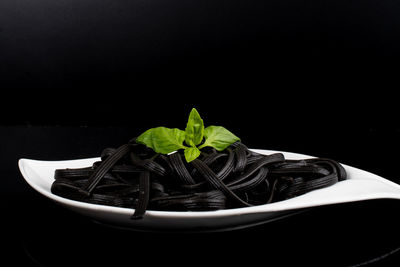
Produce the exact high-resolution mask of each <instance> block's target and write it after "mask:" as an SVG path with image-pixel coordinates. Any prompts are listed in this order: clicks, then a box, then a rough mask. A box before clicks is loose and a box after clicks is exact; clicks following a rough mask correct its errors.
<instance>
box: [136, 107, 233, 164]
mask: <svg viewBox="0 0 400 267" xmlns="http://www.w3.org/2000/svg"><path fill="white" fill-rule="evenodd" d="M237 141H240V138H239V137H237V136H235V135H234V134H233V133H231V132H230V131H228V130H227V129H225V128H224V127H221V126H208V127H207V128H204V123H203V120H202V119H201V117H200V114H199V113H198V112H197V110H196V109H195V108H193V109H192V111H191V112H190V114H189V119H188V122H187V125H186V129H185V131H182V130H180V129H177V128H173V129H171V128H166V127H156V128H151V129H149V130H147V131H145V132H144V133H142V134H141V135H140V136H139V137H138V138H137V139H136V142H137V143H139V144H143V145H146V146H147V147H149V148H151V149H153V150H154V151H155V152H156V153H160V154H169V153H172V152H174V151H177V150H179V149H184V155H185V159H186V161H187V162H191V161H192V160H194V159H196V158H197V157H198V156H200V153H201V152H200V149H202V148H203V147H206V146H210V147H214V148H215V149H216V150H218V151H223V150H225V149H226V148H227V147H228V146H230V145H231V144H233V143H235V142H237Z"/></svg>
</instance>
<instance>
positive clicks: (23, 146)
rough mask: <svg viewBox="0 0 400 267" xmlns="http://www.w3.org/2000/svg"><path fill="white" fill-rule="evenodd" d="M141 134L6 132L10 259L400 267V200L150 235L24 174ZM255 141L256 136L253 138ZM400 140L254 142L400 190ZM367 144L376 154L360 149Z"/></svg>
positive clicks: (366, 134)
mask: <svg viewBox="0 0 400 267" xmlns="http://www.w3.org/2000/svg"><path fill="white" fill-rule="evenodd" d="M183 117H186V115H185V116H183ZM204 119H205V120H206V118H204ZM210 120H211V119H210V118H208V121H210ZM227 121H229V120H227ZM306 131H308V130H306ZM136 132H137V129H136V128H135V127H128V126H113V127H100V126H90V127H78V126H58V127H56V126H23V125H20V126H7V127H1V131H0V133H1V139H2V140H3V141H4V142H2V144H1V145H2V151H6V153H2V158H1V160H2V165H1V168H2V169H1V171H2V179H3V183H2V186H1V187H0V188H1V199H2V201H1V206H2V208H1V210H2V219H1V226H2V231H3V233H2V237H3V239H2V240H3V242H4V244H6V246H5V249H3V250H2V254H3V255H2V259H3V260H4V261H6V260H11V261H12V262H14V263H23V264H25V265H27V266H29V265H31V264H32V265H33V266H59V265H72V264H75V265H76V264H77V265H78V266H81V265H83V264H90V265H93V264H105V263H107V264H112V265H113V266H124V264H127V263H129V264H132V263H133V262H135V261H136V260H139V259H142V258H145V259H146V261H147V262H148V263H149V264H150V263H151V264H165V263H166V262H170V263H173V264H177V265H181V266H184V265H186V264H187V261H188V260H194V261H196V263H200V264H203V265H206V264H210V262H217V263H220V264H223V263H224V262H225V261H226V260H227V259H228V258H230V259H231V258H234V259H235V261H237V262H240V263H243V264H249V262H251V263H256V262H258V263H264V264H267V263H272V262H273V263H274V264H299V263H301V264H306V265H308V266H310V265H313V266H321V265H324V266H327V265H329V266H350V265H354V264H358V263H361V262H365V261H369V260H372V259H376V258H379V257H382V256H385V255H386V254H388V253H389V254H390V255H389V256H385V258H383V259H380V260H379V261H378V262H374V263H373V264H374V265H372V266H375V265H376V266H381V265H382V264H384V263H387V264H390V265H392V266H395V265H396V264H398V263H399V262H400V261H399V260H400V256H399V253H397V249H398V247H400V243H399V237H400V232H399V231H398V225H399V223H400V218H399V217H398V216H397V211H398V209H399V203H400V202H398V201H396V200H374V201H367V202H359V203H349V204H342V205H334V206H328V207H321V208H316V209H312V210H309V211H307V212H304V213H301V214H298V215H295V216H292V217H288V218H285V219H282V220H279V221H274V222H270V223H267V224H264V225H260V226H256V227H252V228H248V229H242V230H237V231H228V232H221V233H201V234H188V233H185V234H184V233H183V234H179V233H146V232H135V231H125V230H120V229H115V228H110V227H107V226H104V225H101V224H98V223H94V222H92V221H90V220H89V219H87V218H85V217H83V216H80V215H77V214H75V213H73V212H70V211H69V210H66V209H65V208H62V207H60V206H58V205H56V204H54V203H53V202H51V201H50V200H48V199H46V198H45V197H42V196H41V195H39V193H37V192H36V191H34V190H33V189H31V188H30V187H29V186H28V185H27V184H26V183H25V181H24V180H23V178H22V176H21V175H20V174H19V171H18V169H17V159H18V158H21V157H26V158H35V159H43V160H61V159H71V158H83V157H93V156H97V155H98V154H99V153H100V152H101V150H102V148H104V147H110V146H111V147H113V146H114V147H115V146H118V145H120V144H122V143H123V142H125V141H126V140H129V139H130V138H131V136H132V135H134V134H135V133H136ZM245 133H247V134H248V135H249V136H250V137H251V136H253V135H254V134H252V131H248V130H247V131H245ZM243 134H244V133H243ZM243 134H242V136H243ZM353 134H355V133H353ZM397 136H398V133H396V132H390V131H383V130H378V129H376V131H375V130H365V131H363V130H361V129H359V131H358V132H357V136H355V137H356V138H354V139H352V142H351V143H352V146H350V145H349V143H348V142H346V141H343V144H341V145H342V146H346V148H341V149H338V148H337V146H338V145H340V144H339V143H336V146H334V144H333V143H329V142H326V143H324V147H323V148H322V147H321V145H318V146H316V145H313V146H310V145H308V144H307V142H306V140H303V141H304V142H293V141H288V143H285V142H283V140H280V139H279V138H276V139H274V141H273V142H272V141H263V140H260V139H254V138H252V139H251V140H253V142H249V143H250V144H251V147H258V148H273V149H280V150H289V147H290V146H292V145H293V144H294V143H296V144H297V146H296V145H293V149H292V151H295V152H299V153H305V154H312V155H316V156H330V157H332V158H336V159H338V160H339V161H341V162H343V163H346V164H349V165H353V166H356V167H359V168H363V169H366V170H368V171H372V172H374V173H377V174H379V175H382V176H383V177H386V178H388V179H391V180H393V181H395V182H399V180H398V177H397V171H396V165H394V164H393V162H391V161H395V159H392V160H390V159H388V160H387V161H385V160H382V158H381V157H380V156H379V153H387V152H388V150H389V149H388V146H387V145H388V144H389V143H390V144H392V145H391V147H390V149H395V148H396V147H397V146H398V143H396V142H395V141H396V138H397ZM330 137H331V136H330ZM242 138H245V139H247V138H249V137H248V136H246V135H245V136H243V137H242ZM391 138H395V139H391ZM279 140H280V141H279ZM357 140H358V141H357ZM278 141H279V143H278ZM269 142H271V143H269ZM365 143H368V144H369V147H370V148H369V150H367V148H365V149H364V150H362V149H360V148H361V147H362V146H364V144H365ZM378 144H379V145H378ZM366 151H368V153H366ZM378 264H379V265H378Z"/></svg>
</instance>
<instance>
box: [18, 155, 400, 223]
mask: <svg viewBox="0 0 400 267" xmlns="http://www.w3.org/2000/svg"><path fill="white" fill-rule="evenodd" d="M253 151H255V152H258V153H262V154H272V153H276V152H281V153H283V154H284V155H285V158H286V159H306V158H311V156H307V155H302V154H296V153H289V152H282V151H272V150H259V149H253ZM98 160H99V158H90V159H78V160H66V161H38V160H32V159H20V160H19V162H18V165H19V168H20V171H21V173H22V175H23V177H24V178H25V180H26V182H27V183H28V184H29V185H30V186H32V187H33V188H34V189H35V190H36V191H38V192H39V193H41V194H43V195H44V196H46V197H48V198H50V199H51V200H53V201H55V202H57V203H58V204H61V205H63V206H65V207H67V208H69V209H71V210H74V211H76V212H78V213H80V214H82V215H85V216H89V217H91V218H92V219H93V220H95V221H99V222H102V223H106V224H110V225H114V226H118V227H123V228H130V229H139V230H140V229H143V230H171V231H201V230H203V231H204V230H205V231H218V230H223V229H235V228H243V227H247V226H251V225H257V224H260V223H264V222H267V221H271V220H276V219H279V218H282V217H284V216H288V215H291V214H295V213H297V212H299V211H302V210H304V209H307V208H311V207H316V206H321V205H330V204H337V203H345V202H352V201H362V200H369V199H378V198H392V199H400V185H398V184H396V183H393V182H391V181H389V180H386V179H384V178H382V177H379V176H377V175H375V174H372V173H370V172H367V171H363V170H360V169H357V168H354V167H350V166H347V165H343V166H344V168H345V169H346V171H347V174H348V179H347V180H345V181H341V182H339V183H337V184H335V185H333V186H330V187H327V188H323V189H318V190H314V191H312V192H309V193H307V194H304V195H301V196H298V197H295V198H292V199H289V200H285V201H280V202H275V203H271V204H266V205H260V206H254V207H248V208H239V209H229V210H218V211H204V212H166V211H152V210H149V211H146V214H145V216H144V218H143V219H142V220H131V219H130V217H131V215H132V214H133V211H134V210H133V209H128V208H118V207H111V206H103V205H95V204H89V203H84V202H79V201H74V200H70V199H66V198H62V197H59V196H57V195H54V194H52V193H51V191H50V188H51V184H52V183H53V181H54V171H55V170H56V169H63V168H81V167H88V166H91V165H92V163H93V162H95V161H98Z"/></svg>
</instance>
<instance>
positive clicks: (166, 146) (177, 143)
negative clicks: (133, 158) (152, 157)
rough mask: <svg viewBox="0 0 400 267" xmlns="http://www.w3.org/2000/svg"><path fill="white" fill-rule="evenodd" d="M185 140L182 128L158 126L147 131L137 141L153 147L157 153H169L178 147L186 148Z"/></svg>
mask: <svg viewBox="0 0 400 267" xmlns="http://www.w3.org/2000/svg"><path fill="white" fill-rule="evenodd" d="M184 140H185V132H184V131H182V130H179V129H177V128H173V129H171V128H166V127H157V128H152V129H149V130H147V131H145V132H144V133H143V134H141V135H140V136H139V137H138V138H137V139H136V142H137V143H139V144H144V145H146V146H148V147H150V148H152V149H153V150H154V151H155V152H157V153H161V154H168V153H171V152H174V151H176V150H178V149H185V148H186V146H184V145H183V141H184Z"/></svg>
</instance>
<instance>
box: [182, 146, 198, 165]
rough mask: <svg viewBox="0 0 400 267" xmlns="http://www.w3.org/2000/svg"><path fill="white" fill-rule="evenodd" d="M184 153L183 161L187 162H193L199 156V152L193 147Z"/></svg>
mask: <svg viewBox="0 0 400 267" xmlns="http://www.w3.org/2000/svg"><path fill="white" fill-rule="evenodd" d="M184 153H185V159H186V161H187V162H191V161H192V160H194V159H196V158H197V157H198V156H200V150H199V149H198V148H197V147H195V146H191V147H188V148H186V149H185V151H184Z"/></svg>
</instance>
